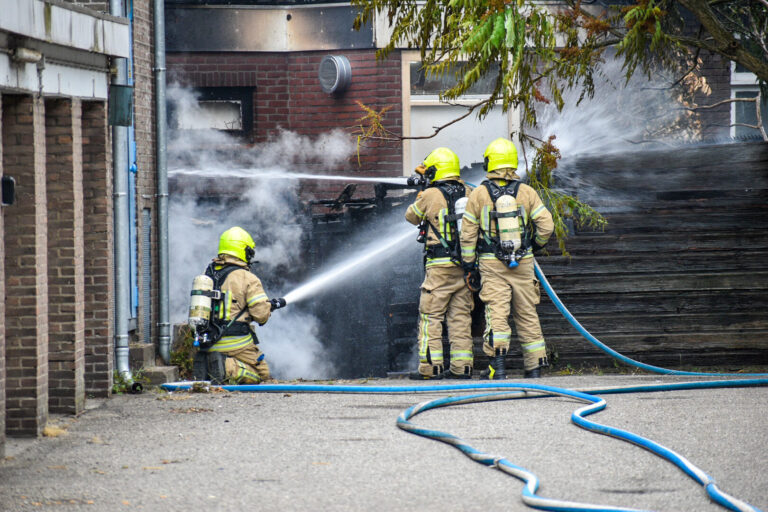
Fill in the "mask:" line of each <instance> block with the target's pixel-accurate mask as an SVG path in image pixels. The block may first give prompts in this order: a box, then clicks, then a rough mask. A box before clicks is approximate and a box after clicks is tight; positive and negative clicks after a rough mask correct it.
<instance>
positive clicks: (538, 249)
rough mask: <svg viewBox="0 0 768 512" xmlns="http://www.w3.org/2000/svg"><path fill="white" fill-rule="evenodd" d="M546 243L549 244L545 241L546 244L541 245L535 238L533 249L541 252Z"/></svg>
mask: <svg viewBox="0 0 768 512" xmlns="http://www.w3.org/2000/svg"><path fill="white" fill-rule="evenodd" d="M545 245H547V244H546V243H545V244H544V245H539V244H537V243H536V241H535V240H534V241H532V242H531V249H532V250H533V252H534V253H538V252H541V250H542V249H543V248H544V246H545Z"/></svg>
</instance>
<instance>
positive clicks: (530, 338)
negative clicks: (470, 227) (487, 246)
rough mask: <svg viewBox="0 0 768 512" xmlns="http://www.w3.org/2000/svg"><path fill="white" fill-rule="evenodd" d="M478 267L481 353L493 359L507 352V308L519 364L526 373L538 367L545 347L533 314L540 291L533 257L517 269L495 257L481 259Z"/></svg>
mask: <svg viewBox="0 0 768 512" xmlns="http://www.w3.org/2000/svg"><path fill="white" fill-rule="evenodd" d="M479 267H480V277H481V280H482V283H483V288H482V289H481V290H480V300H482V301H483V302H484V303H485V333H484V334H483V352H485V354H486V355H487V356H488V357H493V356H495V355H499V354H505V353H506V352H507V351H508V350H509V342H510V338H511V336H512V329H511V328H510V326H509V320H508V318H509V313H510V307H511V308H512V317H513V319H514V321H515V327H516V328H517V336H518V339H519V341H520V347H521V349H522V352H523V365H524V367H525V369H526V370H533V369H534V368H538V367H539V359H540V358H544V357H546V355H547V347H546V344H545V343H544V335H543V334H542V332H541V325H540V324H539V315H538V314H537V313H536V305H537V304H538V303H539V301H540V300H541V290H540V289H539V282H538V280H537V279H536V277H535V275H534V269H533V258H524V259H522V260H520V264H519V266H518V267H517V268H513V269H511V268H508V267H507V266H506V265H504V263H502V262H501V261H499V260H498V259H496V258H482V257H481V258H480V265H479ZM510 302H511V304H510ZM497 350H498V352H497Z"/></svg>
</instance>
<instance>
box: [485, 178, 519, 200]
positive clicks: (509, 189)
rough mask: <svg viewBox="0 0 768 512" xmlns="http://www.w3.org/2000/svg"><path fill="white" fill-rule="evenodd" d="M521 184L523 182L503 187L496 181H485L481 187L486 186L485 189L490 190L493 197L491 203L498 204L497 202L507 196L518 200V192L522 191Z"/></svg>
mask: <svg viewBox="0 0 768 512" xmlns="http://www.w3.org/2000/svg"><path fill="white" fill-rule="evenodd" d="M521 183H522V182H520V181H518V180H515V181H513V182H512V183H509V184H507V185H504V186H501V185H499V184H498V183H496V182H494V181H491V180H485V181H483V182H482V183H481V185H485V188H486V189H488V195H489V196H491V201H493V203H494V204H496V200H497V199H498V198H500V197H501V196H503V195H505V194H506V195H510V196H512V197H514V198H515V199H517V191H518V190H519V189H520V184H521Z"/></svg>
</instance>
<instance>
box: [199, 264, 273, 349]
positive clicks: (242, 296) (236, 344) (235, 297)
mask: <svg viewBox="0 0 768 512" xmlns="http://www.w3.org/2000/svg"><path fill="white" fill-rule="evenodd" d="M213 264H214V265H215V268H217V269H218V268H221V266H224V265H225V264H228V265H236V266H238V267H241V268H242V269H237V270H235V271H233V272H232V273H231V274H229V275H228V276H227V278H226V279H225V280H224V283H223V284H222V285H221V291H222V292H224V293H226V298H225V302H224V307H223V310H222V316H223V318H224V319H225V320H232V319H233V318H236V317H237V315H238V314H240V312H241V311H242V310H243V308H248V311H247V312H245V313H243V314H242V315H241V316H240V317H239V318H237V321H238V322H248V323H250V322H258V323H259V324H265V323H266V322H267V320H269V316H270V314H271V312H272V306H271V304H270V303H269V299H268V297H267V294H266V293H265V292H264V287H263V286H262V285H261V281H260V280H259V278H258V277H256V276H255V275H253V274H252V273H251V271H250V270H249V269H248V264H247V263H246V262H244V261H243V260H241V259H239V258H235V257H234V256H230V255H229V254H220V255H219V256H218V257H217V258H215V259H214V260H213ZM252 342H253V339H252V338H251V336H250V335H247V336H246V335H238V336H224V337H223V338H221V340H219V341H218V342H217V343H216V344H215V345H214V346H213V347H212V348H211V350H214V351H219V352H226V351H230V350H236V349H239V348H242V347H245V346H248V345H249V344H250V343H252Z"/></svg>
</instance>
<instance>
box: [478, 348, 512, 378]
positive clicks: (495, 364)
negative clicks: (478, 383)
mask: <svg viewBox="0 0 768 512" xmlns="http://www.w3.org/2000/svg"><path fill="white" fill-rule="evenodd" d="M504 356H505V354H497V355H496V356H494V358H493V359H491V362H490V363H489V364H488V369H487V370H484V371H482V372H480V378H481V379H489V380H504V379H506V378H507V374H506V369H505V368H504Z"/></svg>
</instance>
